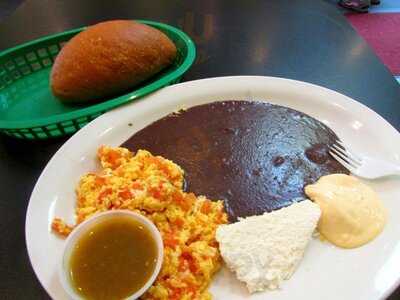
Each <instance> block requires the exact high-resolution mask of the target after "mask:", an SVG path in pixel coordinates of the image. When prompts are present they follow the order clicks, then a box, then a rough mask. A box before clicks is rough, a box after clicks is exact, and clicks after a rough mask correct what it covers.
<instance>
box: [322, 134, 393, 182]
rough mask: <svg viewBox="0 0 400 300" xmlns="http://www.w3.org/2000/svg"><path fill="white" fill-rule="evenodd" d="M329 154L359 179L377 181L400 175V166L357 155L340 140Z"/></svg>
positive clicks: (331, 148)
mask: <svg viewBox="0 0 400 300" xmlns="http://www.w3.org/2000/svg"><path fill="white" fill-rule="evenodd" d="M329 153H330V155H332V156H333V157H334V158H335V159H336V160H337V161H338V162H339V163H341V164H342V165H343V166H344V167H345V168H346V169H347V170H349V171H350V172H351V173H353V174H354V175H357V176H359V177H363V178H367V179H375V178H379V177H384V176H389V175H400V165H396V164H393V163H390V162H387V161H385V160H382V159H377V158H372V157H369V156H367V155H360V154H355V153H354V151H352V150H350V149H349V147H347V146H344V145H343V143H342V142H341V141H339V140H337V141H336V142H335V143H334V144H333V145H332V146H331V147H330V149H329Z"/></svg>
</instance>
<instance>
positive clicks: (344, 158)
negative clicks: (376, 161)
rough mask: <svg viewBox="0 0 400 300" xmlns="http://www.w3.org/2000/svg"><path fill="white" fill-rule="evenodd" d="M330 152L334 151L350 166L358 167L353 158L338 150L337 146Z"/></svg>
mask: <svg viewBox="0 0 400 300" xmlns="http://www.w3.org/2000/svg"><path fill="white" fill-rule="evenodd" d="M330 152H333V153H334V154H335V155H336V156H337V157H339V158H340V159H341V160H343V161H345V162H346V163H347V164H348V165H349V166H351V167H353V168H355V167H356V165H355V164H354V163H353V162H352V161H351V160H349V158H348V157H347V155H345V154H343V153H342V152H340V151H338V150H336V149H335V148H331V149H330ZM330 152H329V153H330Z"/></svg>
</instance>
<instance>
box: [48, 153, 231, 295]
mask: <svg viewBox="0 0 400 300" xmlns="http://www.w3.org/2000/svg"><path fill="white" fill-rule="evenodd" d="M98 157H99V159H100V162H101V165H102V167H103V170H102V171H101V172H100V173H99V174H94V173H89V174H86V175H84V176H83V177H82V178H81V180H80V182H79V185H78V187H77V190H76V193H77V207H76V214H77V224H79V223H81V222H83V221H84V220H86V219H88V218H90V217H91V216H92V215H94V214H96V213H99V212H102V211H107V210H110V209H129V210H132V211H135V212H138V213H141V214H143V215H145V216H146V217H148V218H149V219H150V220H152V221H153V222H154V224H155V225H156V226H157V228H158V229H159V230H160V232H161V235H162V237H163V242H164V262H163V266H162V269H161V272H160V274H159V275H158V278H157V280H156V281H155V283H154V284H153V286H152V287H151V288H150V289H149V290H148V291H147V293H146V294H145V295H144V296H143V297H142V299H154V300H155V299H171V300H178V299H182V300H184V299H196V300H204V299H211V295H210V294H209V293H208V291H207V290H206V288H207V286H208V285H209V283H210V282H211V279H212V275H213V274H214V273H215V272H216V271H217V270H218V269H219V268H220V264H221V258H220V253H219V250H218V243H217V241H216V239H215V232H216V229H217V227H218V225H220V224H224V223H227V216H226V214H225V213H224V209H223V203H222V201H210V200H208V199H207V198H205V197H203V196H199V197H196V196H195V195H194V194H192V193H185V192H183V191H182V184H183V170H182V169H181V168H180V167H179V166H178V165H176V164H174V163H173V162H172V161H170V160H167V159H165V158H163V157H161V156H153V155H152V154H151V153H150V152H148V151H145V150H139V151H138V152H137V153H136V155H133V153H132V152H130V151H129V150H128V149H125V148H111V147H107V146H102V147H100V149H99V150H98ZM52 228H53V230H54V231H55V232H57V233H58V234H60V235H64V236H67V235H68V234H69V233H70V232H71V231H72V230H73V227H71V226H68V225H67V224H65V223H64V222H63V221H62V220H60V219H58V218H56V219H54V221H53V224H52Z"/></svg>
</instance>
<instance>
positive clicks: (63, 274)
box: [59, 210, 164, 300]
mask: <svg viewBox="0 0 400 300" xmlns="http://www.w3.org/2000/svg"><path fill="white" fill-rule="evenodd" d="M120 216H129V217H130V218H132V219H134V220H136V221H137V222H139V223H141V224H142V225H143V226H144V227H145V228H147V229H148V230H149V231H150V233H151V235H152V237H153V239H154V240H155V241H156V244H157V252H158V256H157V262H156V266H155V268H154V271H153V274H152V275H151V276H150V278H149V279H148V281H147V282H146V283H145V284H144V285H143V287H142V288H141V289H140V290H138V291H137V292H135V293H134V294H132V295H130V296H129V297H127V298H126V300H134V299H137V298H139V297H140V296H141V295H143V294H144V292H146V290H147V289H149V288H150V287H151V285H152V284H153V283H154V281H155V280H156V278H157V275H158V273H159V272H160V269H161V265H162V262H163V257H164V246H163V241H162V238H161V234H160V232H159V231H158V229H157V227H156V226H155V225H154V224H153V223H152V222H151V221H150V220H149V219H147V218H146V217H144V216H142V215H140V214H137V213H134V212H132V211H129V210H110V211H107V212H103V213H100V214H98V215H95V216H93V217H92V218H90V219H88V220H86V221H84V222H82V223H81V224H79V225H78V226H77V227H76V228H75V229H74V230H73V231H72V232H71V233H70V235H69V236H68V238H67V240H66V242H65V246H64V252H63V257H62V261H61V263H60V265H59V277H60V280H61V284H62V286H63V287H64V289H65V291H66V292H67V294H68V295H69V296H70V297H71V299H73V300H82V299H83V298H82V297H81V296H80V295H79V294H78V293H76V292H75V289H74V287H73V286H72V283H71V280H70V275H69V273H68V271H69V260H70V257H71V254H72V250H73V248H74V246H75V244H76V242H77V241H78V240H79V238H80V237H81V236H82V234H84V233H86V232H87V231H88V229H90V228H92V227H93V226H94V225H96V224H99V223H100V222H103V221H105V220H109V219H111V218H118V217H120Z"/></svg>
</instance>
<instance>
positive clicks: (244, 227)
mask: <svg viewBox="0 0 400 300" xmlns="http://www.w3.org/2000/svg"><path fill="white" fill-rule="evenodd" d="M320 215H321V211H320V208H319V206H318V205H317V204H315V203H313V202H311V201H310V200H304V201H301V202H298V203H294V204H292V205H290V206H289V207H285V208H282V209H280V210H277V211H273V212H270V213H265V214H263V215H260V216H252V217H248V218H245V219H241V220H240V221H239V222H237V223H233V224H228V225H220V226H219V227H218V229H217V234H216V238H217V241H218V242H219V249H220V251H221V255H222V257H223V259H224V261H225V263H226V264H227V266H228V267H229V268H230V269H231V270H232V271H233V272H235V273H236V276H237V278H238V279H239V280H240V281H243V282H245V283H246V285H247V288H248V290H249V292H250V293H253V292H258V291H264V290H266V289H271V290H273V289H277V288H279V286H280V284H281V282H282V281H283V280H286V279H289V278H290V277H291V276H292V274H293V273H294V271H295V270H296V267H297V265H298V264H299V262H300V260H301V259H302V257H303V254H304V251H305V249H306V247H307V244H308V243H309V241H310V240H311V238H312V235H313V232H314V230H315V228H316V226H317V223H318V220H319V218H320Z"/></svg>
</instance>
